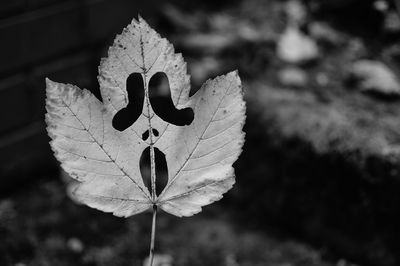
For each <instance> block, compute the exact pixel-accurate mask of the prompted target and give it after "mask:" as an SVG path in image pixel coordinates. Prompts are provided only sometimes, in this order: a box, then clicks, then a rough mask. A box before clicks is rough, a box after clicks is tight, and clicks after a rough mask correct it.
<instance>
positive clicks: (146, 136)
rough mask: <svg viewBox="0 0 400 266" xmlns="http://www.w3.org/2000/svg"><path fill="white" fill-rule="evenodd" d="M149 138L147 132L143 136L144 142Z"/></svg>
mask: <svg viewBox="0 0 400 266" xmlns="http://www.w3.org/2000/svg"><path fill="white" fill-rule="evenodd" d="M148 138H149V130H146V131H145V132H144V133H143V134H142V140H143V141H146V140H147V139H148Z"/></svg>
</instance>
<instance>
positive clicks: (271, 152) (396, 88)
mask: <svg viewBox="0 0 400 266" xmlns="http://www.w3.org/2000/svg"><path fill="white" fill-rule="evenodd" d="M290 3H291V4H288V2H286V1H278V0H269V1H267V0H265V1H261V0H249V1H244V0H232V1H211V0H207V1H174V0H170V1H162V2H161V1H156V0H147V1H132V0H114V1H111V0H83V1H82V0H81V1H78V0H36V1H34V0H14V1H2V3H1V4H0V38H1V39H0V40H1V42H0V122H1V123H0V265H19V266H22V265H142V263H143V260H144V259H145V258H146V257H147V254H148V242H149V234H150V215H149V214H141V215H138V216H136V217H132V218H129V219H120V218H116V217H113V216H112V215H110V214H105V213H101V212H99V211H96V210H93V209H90V208H88V207H85V206H81V205H79V204H77V203H74V202H73V201H72V200H71V199H70V198H69V197H68V196H67V193H66V190H65V187H66V185H65V181H63V180H65V179H66V178H65V176H66V175H65V174H64V173H62V172H61V170H60V169H59V165H58V163H57V161H56V160H55V159H54V157H53V154H52V152H51V150H50V146H49V144H48V142H49V137H48V136H47V134H46V131H45V123H44V113H45V109H44V106H45V82H44V78H45V77H49V78H51V79H52V80H54V81H58V82H64V83H71V84H75V85H78V86H79V87H81V88H88V89H90V90H91V91H92V92H93V93H94V94H95V95H97V96H99V92H98V84H97V80H96V79H97V67H98V65H99V62H100V58H102V57H104V56H106V53H107V47H108V46H110V45H111V44H112V40H113V38H114V37H115V35H116V34H118V33H120V32H121V31H122V29H123V27H124V26H126V25H127V24H129V22H130V21H131V19H132V18H136V17H137V15H138V13H140V15H141V16H142V17H144V18H145V19H146V20H147V22H148V23H149V24H150V25H151V26H152V27H153V28H155V29H156V31H158V32H159V33H160V34H161V35H162V36H163V37H166V38H167V39H169V40H170V41H171V42H172V43H173V45H174V46H175V48H176V50H177V52H181V53H183V56H184V58H185V60H186V61H187V62H188V70H189V74H191V78H192V80H191V82H192V89H193V90H195V89H198V88H199V87H200V86H201V84H202V83H203V82H204V81H205V80H207V79H208V78H212V77H215V76H217V75H220V74H224V73H226V72H228V71H232V70H234V69H238V70H239V74H240V76H241V78H242V81H243V85H244V90H245V98H246V102H247V108H248V110H247V120H246V125H245V131H246V143H245V146H244V151H243V153H242V155H241V156H240V158H239V160H238V161H237V162H236V163H235V165H234V166H235V169H236V174H237V184H236V185H235V187H234V188H233V189H232V190H231V191H230V192H229V193H227V194H226V196H225V197H224V199H223V200H222V201H220V202H218V203H215V204H213V205H211V206H208V207H206V208H204V211H203V212H202V213H200V214H198V215H196V216H195V217H193V218H182V219H178V218H175V217H171V216H170V215H168V214H165V213H163V214H161V215H160V216H159V220H158V235H157V241H156V250H157V253H159V254H161V255H162V256H161V257H160V260H162V259H164V260H166V261H167V262H166V263H165V264H164V265H227V266H236V265H246V266H247V265H273V266H277V265H308V266H310V265H338V266H339V265H340V266H345V265H387V266H391V265H399V264H400V253H399V250H400V249H399V248H400V246H399V244H398V242H399V239H400V232H399V229H398V227H399V225H400V218H399V216H400V215H399V213H400V179H399V170H400V169H399V168H400V167H399V151H400V149H399V147H400V146H399V144H400V107H399V106H400V85H399V81H398V79H399V77H400V65H399V58H400V46H399V37H400V19H399V12H398V10H397V9H396V3H395V2H394V1H384V0H381V1H370V0H341V1H339V0H322V1H317V0H308V1H306V0H305V1H300V0H299V1H291V2H290ZM288 29H292V30H295V32H296V34H297V35H296V34H295V36H297V37H295V38H293V39H290V40H289V43H293V44H294V48H293V47H292V48H290V49H292V50H296V49H297V48H298V50H296V51H297V52H296V53H297V54H296V56H295V58H293V56H292V57H290V56H288V53H289V54H290V52H291V51H288V48H287V46H285V36H286V37H287V36H288ZM299 36H300V37H299ZM286 44H287V42H286ZM290 49H289V50H290ZM310 49H311V51H310ZM160 97H162V95H160ZM63 176H64V179H63ZM160 265H161V264H160Z"/></svg>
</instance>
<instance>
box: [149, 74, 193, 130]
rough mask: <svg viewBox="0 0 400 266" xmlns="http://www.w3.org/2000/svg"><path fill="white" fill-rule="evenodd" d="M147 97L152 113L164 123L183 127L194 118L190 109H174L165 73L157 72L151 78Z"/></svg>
mask: <svg viewBox="0 0 400 266" xmlns="http://www.w3.org/2000/svg"><path fill="white" fill-rule="evenodd" d="M149 97H150V103H151V106H152V107H153V110H154V112H155V113H156V114H157V115H158V116H159V117H161V119H163V120H164V121H167V122H168V123H171V124H174V125H177V126H185V125H190V123H192V121H193V118H194V113H193V110H192V109H191V108H185V109H181V110H179V109H176V107H175V105H174V103H173V102H172V98H171V90H170V88H169V80H168V77H167V75H166V74H165V73H163V72H157V73H156V74H154V75H153V76H152V77H151V79H150V82H149ZM154 135H155V134H154Z"/></svg>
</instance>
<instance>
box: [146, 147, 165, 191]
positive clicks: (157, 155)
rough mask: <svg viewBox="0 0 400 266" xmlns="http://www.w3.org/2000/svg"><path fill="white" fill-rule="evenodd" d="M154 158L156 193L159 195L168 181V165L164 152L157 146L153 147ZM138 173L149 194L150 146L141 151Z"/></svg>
mask: <svg viewBox="0 0 400 266" xmlns="http://www.w3.org/2000/svg"><path fill="white" fill-rule="evenodd" d="M154 159H155V160H154V161H155V164H156V195H157V196H159V195H160V194H161V192H162V191H163V190H164V188H165V186H166V185H167V183H168V167H167V161H166V159H165V155H164V153H163V152H161V151H160V150H159V149H157V148H154ZM140 173H141V174H142V178H143V182H144V184H145V186H146V187H147V189H148V190H149V192H150V194H151V169H150V147H147V148H146V149H145V150H144V151H143V153H142V156H141V158H140Z"/></svg>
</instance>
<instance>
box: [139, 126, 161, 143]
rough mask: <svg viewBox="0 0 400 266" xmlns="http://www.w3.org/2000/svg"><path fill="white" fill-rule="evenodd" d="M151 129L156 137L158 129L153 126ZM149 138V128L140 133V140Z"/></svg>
mask: <svg viewBox="0 0 400 266" xmlns="http://www.w3.org/2000/svg"><path fill="white" fill-rule="evenodd" d="M152 130H153V135H154V136H156V137H158V135H159V133H158V130H157V129H155V128H152ZM148 138H149V130H146V131H145V132H144V133H143V134H142V140H144V141H146V140H147V139H148Z"/></svg>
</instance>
